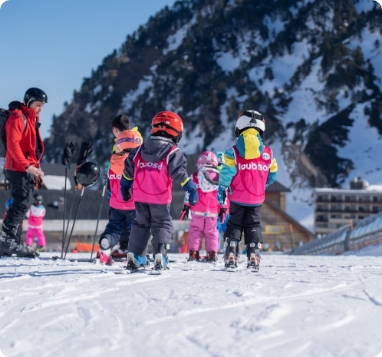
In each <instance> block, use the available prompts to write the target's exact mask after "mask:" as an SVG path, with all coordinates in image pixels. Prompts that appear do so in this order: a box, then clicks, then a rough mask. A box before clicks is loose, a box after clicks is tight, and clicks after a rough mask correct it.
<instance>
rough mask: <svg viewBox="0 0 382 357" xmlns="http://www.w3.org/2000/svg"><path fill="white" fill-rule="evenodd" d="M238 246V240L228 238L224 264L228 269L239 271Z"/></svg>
mask: <svg viewBox="0 0 382 357" xmlns="http://www.w3.org/2000/svg"><path fill="white" fill-rule="evenodd" d="M237 246H238V242H237V241H235V240H230V239H229V238H227V239H226V242H225V254H224V265H225V268H226V270H227V271H231V272H234V271H237Z"/></svg>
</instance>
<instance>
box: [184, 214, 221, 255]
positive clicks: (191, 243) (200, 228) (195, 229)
mask: <svg viewBox="0 0 382 357" xmlns="http://www.w3.org/2000/svg"><path fill="white" fill-rule="evenodd" d="M217 222H218V218H217V217H203V216H198V215H196V214H193V213H191V223H190V231H189V233H188V250H200V249H201V248H202V238H203V235H204V236H205V238H206V251H207V252H212V251H215V252H217V251H218V248H219V232H218V230H217Z"/></svg>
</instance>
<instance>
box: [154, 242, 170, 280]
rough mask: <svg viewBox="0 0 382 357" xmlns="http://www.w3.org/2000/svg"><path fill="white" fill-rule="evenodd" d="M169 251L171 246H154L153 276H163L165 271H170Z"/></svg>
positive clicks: (158, 244) (161, 244) (163, 244)
mask: <svg viewBox="0 0 382 357" xmlns="http://www.w3.org/2000/svg"><path fill="white" fill-rule="evenodd" d="M168 249H170V245H169V244H166V243H157V244H153V253H154V267H153V268H152V271H151V274H161V273H162V271H163V270H166V269H168V260H169V259H168V256H167V250H168Z"/></svg>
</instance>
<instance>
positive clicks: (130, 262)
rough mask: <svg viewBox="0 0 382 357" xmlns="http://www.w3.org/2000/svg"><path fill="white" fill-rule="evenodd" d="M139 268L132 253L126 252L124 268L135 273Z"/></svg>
mask: <svg viewBox="0 0 382 357" xmlns="http://www.w3.org/2000/svg"><path fill="white" fill-rule="evenodd" d="M138 269H139V264H138V261H137V259H135V257H134V253H131V252H129V253H127V265H126V270H128V271H129V272H130V273H135V272H136V271H138Z"/></svg>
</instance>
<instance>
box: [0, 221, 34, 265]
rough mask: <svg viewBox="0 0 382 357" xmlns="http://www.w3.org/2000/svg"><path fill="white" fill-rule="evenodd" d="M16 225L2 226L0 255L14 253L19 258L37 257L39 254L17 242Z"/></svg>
mask: <svg viewBox="0 0 382 357" xmlns="http://www.w3.org/2000/svg"><path fill="white" fill-rule="evenodd" d="M18 239H19V238H18V235H17V227H14V228H8V227H6V226H4V224H3V228H2V231H1V237H0V257H1V256H3V255H5V256H8V257H10V256H12V255H13V254H15V255H16V256H18V257H20V258H37V257H38V256H39V255H40V254H38V253H37V252H34V251H32V250H30V249H29V248H28V247H25V246H23V245H22V244H20V243H18Z"/></svg>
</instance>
